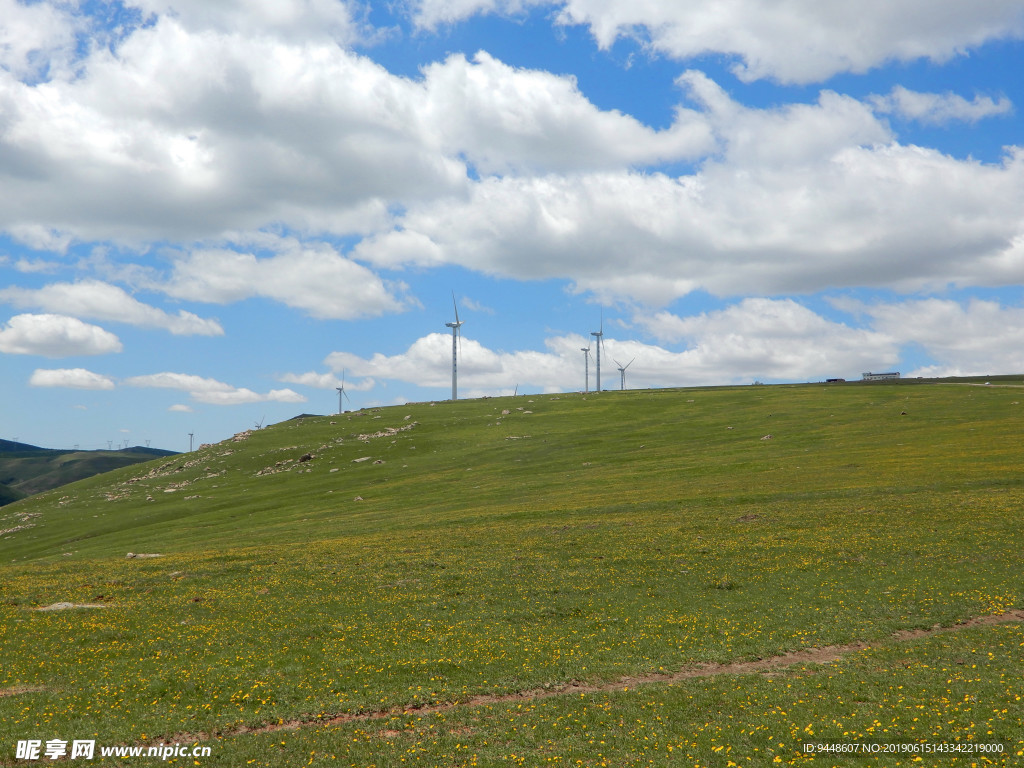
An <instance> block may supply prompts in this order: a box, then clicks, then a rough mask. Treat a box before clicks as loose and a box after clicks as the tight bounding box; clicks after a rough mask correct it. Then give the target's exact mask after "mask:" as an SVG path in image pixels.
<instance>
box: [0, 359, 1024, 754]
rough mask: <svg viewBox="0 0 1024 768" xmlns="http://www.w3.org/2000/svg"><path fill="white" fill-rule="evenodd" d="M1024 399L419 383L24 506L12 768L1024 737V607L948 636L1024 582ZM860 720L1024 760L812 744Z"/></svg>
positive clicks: (979, 393)
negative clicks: (761, 666)
mask: <svg viewBox="0 0 1024 768" xmlns="http://www.w3.org/2000/svg"><path fill="white" fill-rule="evenodd" d="M1021 403H1024V382H1022V381H1021V379H1020V378H1019V377H1018V378H1006V377H1001V378H999V379H993V380H992V385H991V386H979V385H978V384H977V382H968V381H957V382H884V383H873V384H870V385H863V384H840V385H827V386H826V385H801V386H770V387H765V386H757V387H742V388H739V387H736V388H728V387H726V388H708V389H686V390H655V391H629V392H606V393H602V394H600V395H596V394H593V393H592V394H590V395H588V396H584V395H579V394H570V395H536V396H530V397H518V398H514V399H513V398H494V399H481V400H472V401H460V402H457V403H450V402H443V403H436V404H430V403H424V404H413V405H407V406H398V407H391V408H383V409H379V410H373V411H369V412H365V413H360V414H345V415H340V416H334V417H322V418H321V417H318V418H305V419H301V420H295V421H291V422H284V423H281V424H277V425H274V426H272V427H268V428H266V429H263V430H259V431H254V432H251V433H245V434H242V435H239V436H238V439H235V440H228V441H225V442H223V443H220V444H218V445H214V446H205V447H203V448H201V449H200V450H199V451H196V452H194V453H190V454H183V455H180V456H175V457H172V458H169V459H161V460H158V461H155V462H151V463H148V464H141V465H137V466H134V467H130V468H126V469H121V470H116V471H114V472H111V473H108V474H105V475H102V476H97V477H94V478H90V479H88V480H84V481H81V482H78V483H75V484H73V485H70V486H66V487H63V488H60V489H57V490H55V491H52V492H49V493H46V494H41V495H39V496H35V497H32V498H29V499H25V500H22V501H19V502H17V503H15V504H12V505H10V506H7V507H4V508H3V509H0V765H14V764H19V762H18V761H16V760H15V758H14V747H15V744H16V743H17V741H18V740H22V739H42V740H44V741H45V740H46V739H51V738H61V739H65V740H69V741H70V740H71V739H89V738H94V739H96V741H97V743H98V744H104V745H114V744H126V745H134V744H154V743H160V742H181V743H192V742H193V741H201V742H202V743H204V744H208V745H210V746H211V748H212V755H211V756H210V757H206V758H202V759H198V760H193V759H192V758H191V757H189V758H187V759H186V758H173V759H171V760H168V761H166V762H167V763H168V764H174V765H193V764H199V765H225V766H236V765H238V766H246V765H253V766H298V765H343V766H348V765H355V766H400V765H423V766H435V765H445V766H472V765H481V766H484V765H548V764H555V765H558V764H561V765H573V766H602V765H607V766H646V765H658V766H676V765H686V766H729V765H751V766H759V765H777V764H784V765H798V764H799V765H802V764H804V763H808V764H810V763H812V762H813V764H815V765H837V766H846V765H851V766H852V765H857V766H862V765H885V766H894V765H930V764H941V765H946V764H949V765H1003V764H1006V765H1012V764H1014V763H1013V761H1016V762H1017V763H1018V764H1024V701H1022V691H1024V689H1022V687H1021V683H1020V681H1021V679H1024V628H1022V625H1021V622H1020V621H1019V620H1018V621H1008V622H1001V623H996V622H995V621H993V622H992V623H974V624H972V625H969V626H965V627H961V628H959V629H957V625H959V624H962V623H965V622H968V621H969V620H971V619H976V618H978V617H992V618H993V619H998V618H999V617H1003V618H1006V617H1007V616H1008V615H1009V616H1015V615H1016V614H1017V612H1019V611H1020V609H1021V608H1022V607H1024V606H1022V588H1024V567H1022V566H1024V554H1022V552H1024V550H1022V547H1021V538H1022V537H1021V532H1022V524H1021V523H1022V519H1021V518H1022V515H1021V510H1022V509H1024V503H1022V502H1024V475H1022V461H1021V459H1022V458H1024V447H1022V445H1021V440H1020V437H1021V434H1022V433H1024V405H1022V404H1021ZM307 456H310V457H311V458H308V459H305V460H303V459H304V457H307ZM129 552H131V553H145V554H159V555H161V556H160V557H151V558H138V557H136V558H131V559H127V558H126V557H125V555H126V553H129ZM57 602H70V603H75V604H87V605H92V606H106V607H98V608H97V607H93V608H77V609H71V610H62V611H39V610H35V609H37V608H39V607H43V606H48V605H51V604H53V603H57ZM937 628H945V629H948V631H945V629H943V631H938V629H937ZM911 630H923V631H920V632H917V633H916V634H907V633H908V632H909V631H911ZM899 633H904V634H902V635H901V634H899ZM828 646H843V648H842V649H841V652H837V653H836V654H835V655H834V656H835V657H834V658H831V659H827V660H825V659H823V660H821V661H820V663H815V662H813V661H808V660H800V661H798V662H796V663H792V664H788V665H778V666H775V667H773V668H772V669H771V670H770V671H764V670H761V671H756V670H753V671H752V670H750V669H745V668H742V667H737V666H728V665H732V664H735V663H736V662H744V661H751V660H756V659H772V658H774V657H777V656H781V655H784V654H787V653H792V652H799V651H804V650H807V649H816V648H825V647H828ZM709 664H718V665H725V666H722V667H720V668H715V669H712V670H710V671H708V667H707V666H706V665H709ZM689 669H693V670H697V669H704V670H705V673H703V674H700V675H695V676H683V675H678V674H676V673H678V672H679V671H680V670H689ZM715 670H718V673H717V674H711V672H714V671H715ZM856 740H874V741H876V742H885V741H900V742H922V743H929V742H931V743H938V742H946V743H959V744H969V743H989V742H992V743H995V742H998V743H999V744H1000V745H1001V747H1002V748H1003V749H1004V752H1003V753H1002V756H991V755H987V754H981V753H971V754H962V753H961V754H947V755H942V756H941V757H937V756H935V755H931V756H928V757H925V758H924V759H923V761H922V758H921V757H920V756H918V757H917V758H916V759H915V757H914V756H913V755H910V754H903V755H899V754H895V755H894V754H888V755H875V756H856V757H851V756H843V755H836V754H818V755H817V756H815V757H814V758H813V760H812V759H811V758H810V757H809V756H807V755H805V754H803V753H802V751H801V745H802V744H803V743H806V742H827V741H839V742H851V741H856ZM152 759H153V758H150V760H152ZM142 760H143V762H145V758H143V759H142ZM71 762H72V763H74V762H76V761H71ZM106 762H108V763H110V764H118V763H117V761H116V760H113V759H110V760H107V761H106ZM125 762H126V764H127V762H128V761H125ZM133 762H137V761H133ZM23 764H30V763H29V762H27V761H23ZM82 764H85V763H84V762H83V763H82Z"/></svg>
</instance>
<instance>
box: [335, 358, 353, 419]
mask: <svg viewBox="0 0 1024 768" xmlns="http://www.w3.org/2000/svg"><path fill="white" fill-rule="evenodd" d="M335 389H336V390H338V415H339V416H340V415H341V414H342V413H344V412H345V408H344V406H343V405H342V402H341V398H343V397H344V398H345V399H346V400H348V401H349V403H351V402H352V398H350V397H349V396H348V394H347V393H346V392H345V370H344V369H342V371H341V386H340V387H335Z"/></svg>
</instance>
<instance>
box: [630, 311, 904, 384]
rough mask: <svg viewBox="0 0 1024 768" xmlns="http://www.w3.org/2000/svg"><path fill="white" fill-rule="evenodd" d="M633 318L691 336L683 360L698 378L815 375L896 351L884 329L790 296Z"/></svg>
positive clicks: (670, 335) (661, 331)
mask: <svg viewBox="0 0 1024 768" xmlns="http://www.w3.org/2000/svg"><path fill="white" fill-rule="evenodd" d="M636 322H637V323H638V324H640V325H642V326H643V327H644V328H645V329H646V330H647V331H648V332H649V333H651V334H653V335H654V336H655V337H656V338H659V339H661V340H663V341H670V342H680V341H686V342H688V343H689V344H690V345H691V346H690V348H689V349H688V350H687V351H686V352H684V353H682V355H681V360H680V362H683V361H685V366H686V368H687V369H688V370H689V371H690V374H691V375H692V376H694V377H695V378H696V379H698V380H699V381H701V382H702V383H712V382H714V381H716V380H717V381H722V379H723V378H724V379H725V380H728V381H735V380H737V379H744V378H760V379H777V380H789V381H794V380H796V381H799V380H810V379H813V380H820V379H824V378H829V377H833V376H846V375H848V374H850V373H851V372H855V371H856V372H859V371H861V370H870V368H871V367H872V366H875V367H878V366H886V365H893V364H895V363H896V362H897V361H898V359H899V345H898V343H897V342H896V340H895V339H894V337H893V336H892V335H890V334H889V333H888V332H887V331H885V330H880V329H877V328H873V329H870V330H865V329H857V328H850V327H849V326H846V325H844V324H842V323H836V322H834V321H831V320H827V319H826V318H823V317H821V316H820V315H818V314H816V313H815V312H812V311H811V310H809V309H807V308H806V307H804V306H802V305H800V304H798V303H796V302H795V301H793V300H791V299H781V300H770V299H744V300H743V301H741V302H739V303H738V304H734V305H732V306H729V307H727V308H726V309H723V310H718V311H714V312H708V313H704V314H701V315H697V316H693V317H686V318H680V317H677V316H675V315H672V314H671V313H668V312H660V313H657V314H655V315H653V316H650V317H646V316H639V317H637V318H636ZM865 366H867V367H865Z"/></svg>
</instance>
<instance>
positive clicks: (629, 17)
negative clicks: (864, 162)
mask: <svg viewBox="0 0 1024 768" xmlns="http://www.w3.org/2000/svg"><path fill="white" fill-rule="evenodd" d="M540 5H548V6H552V7H553V8H557V9H558V19H559V21H560V22H561V23H562V24H567V25H584V26H587V27H589V28H590V32H591V34H592V35H593V36H594V39H595V40H596V41H597V43H598V44H599V45H600V46H601V47H602V48H610V47H611V46H612V45H613V44H614V43H615V41H616V40H618V39H619V38H623V37H628V38H636V39H638V40H640V41H641V42H643V43H645V44H646V45H648V46H650V47H651V48H652V49H654V50H655V51H658V52H660V53H663V54H666V55H668V56H672V57H675V58H678V59H690V58H694V57H697V56H701V55H705V54H727V55H731V56H735V57H737V58H738V59H740V61H741V62H742V63H739V64H737V65H736V67H735V71H736V74H737V75H739V76H740V77H742V78H744V79H747V80H754V79H757V78H766V77H770V78H775V79H777V80H781V81H783V82H798V83H807V82H819V81H822V80H825V79H827V78H828V77H830V76H832V75H834V74H837V73H840V72H865V71H867V70H869V69H871V68H873V67H878V66H881V65H882V64H885V63H887V62H888V61H890V60H900V61H913V60H916V59H920V58H925V59H930V60H932V61H945V60H947V59H950V58H952V57H953V56H956V55H962V54H964V53H965V52H966V51H967V50H969V49H970V48H974V47H978V46H980V45H982V44H983V43H985V42H987V41H990V40H998V39H1003V38H1010V37H1019V36H1020V35H1021V32H1022V26H1024V25H1022V15H1024V14H1022V9H1021V5H1020V2H1018V0H989V1H988V2H984V3H974V4H970V3H963V2H961V1H960V0H902V1H901V2H898V3H894V2H891V1H890V0H864V2H861V3H856V4H854V3H835V2H832V3H829V2H820V0H791V2H786V3H779V2H773V1H772V0H736V1H735V2H728V3H725V2H717V1H716V0H703V1H698V2H685V3H684V2H664V0H634V1H633V2H628V3H625V2H613V1H612V0H546V2H544V1H542V0H417V2H415V3H414V4H413V10H414V13H413V16H414V19H415V21H416V22H417V23H418V24H419V25H420V26H422V27H424V28H427V29H432V28H434V27H435V26H437V25H438V24H440V23H452V22H455V21H458V20H461V19H465V18H468V17H470V16H472V15H475V14H480V13H504V14H515V13H519V12H521V11H522V10H524V9H526V8H529V7H531V6H540Z"/></svg>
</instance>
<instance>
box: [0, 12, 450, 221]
mask: <svg viewBox="0 0 1024 768" xmlns="http://www.w3.org/2000/svg"><path fill="white" fill-rule="evenodd" d="M82 70H83V72H82V74H81V76H79V77H75V78H73V79H65V80H55V81H53V82H49V83H46V84H45V87H44V86H40V87H33V86H29V85H26V84H24V83H20V82H18V81H16V80H14V79H13V78H10V77H6V78H5V77H3V73H2V72H0V111H2V112H3V114H4V119H5V130H4V131H3V133H2V134H0V156H6V157H8V158H11V160H9V161H8V162H6V163H3V164H0V179H2V180H3V184H2V185H0V203H2V205H0V226H2V227H5V228H12V227H16V226H17V227H22V228H27V229H26V231H28V232H34V233H35V234H36V236H41V235H43V234H45V233H48V232H52V231H57V232H60V233H65V234H67V233H71V234H73V235H74V236H75V237H78V238H80V239H106V238H118V239H123V240H131V239H134V240H141V241H147V240H152V239H161V238H167V239H173V240H176V241H180V240H181V239H183V238H184V239H201V238H205V237H212V236H217V235H219V234H221V233H223V232H224V231H225V230H230V229H237V230H252V229H258V228H260V227H263V226H265V225H266V224H267V223H268V222H274V221H287V222H289V223H290V224H292V225H293V226H299V227H306V226H311V227H315V228H319V229H324V228H326V229H329V230H331V231H339V230H340V231H344V232H353V231H354V232H359V231H364V228H365V227H366V226H367V222H368V221H371V222H372V221H373V219H374V217H377V218H379V217H380V216H381V215H383V213H384V212H385V209H386V205H387V202H385V201H402V200H409V199H416V198H417V197H420V196H424V195H433V194H435V193H436V192H437V191H449V192H451V191H454V190H456V189H458V188H460V187H461V186H463V185H464V184H465V165H464V163H463V162H461V161H459V160H457V159H453V158H450V157H447V156H446V155H444V153H442V152H440V151H438V148H437V141H436V139H435V140H432V139H431V137H430V136H425V135H424V133H423V131H424V126H423V125H422V123H421V121H420V119H419V117H418V115H417V107H419V106H422V103H423V100H424V94H423V87H422V85H421V84H419V83H416V82H414V81H411V80H408V79H405V78H400V77H395V76H393V75H391V74H390V73H389V72H387V71H386V70H385V69H384V68H383V67H380V66H379V65H377V64H375V63H373V62H372V61H370V60H369V59H367V58H365V57H360V56H357V55H356V54H354V53H352V52H350V51H346V50H344V49H342V48H340V47H339V46H338V45H337V44H336V43H335V42H333V41H331V40H322V39H318V38H313V39H308V40H305V41H303V42H288V41H284V40H280V39H275V38H274V37H273V36H269V35H252V36H249V37H246V36H243V35H241V34H238V33H228V32H215V31H209V32H203V33H197V32H193V31H191V30H189V29H188V28H186V27H185V26H183V24H182V22H181V21H180V20H179V19H176V18H172V17H168V16H162V17H159V18H158V19H157V20H156V21H155V23H154V24H152V25H151V26H145V27H141V28H139V29H136V30H134V32H133V33H132V34H131V35H130V36H128V37H127V38H126V39H125V40H124V41H122V42H121V44H120V45H119V46H117V48H116V49H115V51H113V52H112V51H110V50H108V49H106V48H102V49H99V50H96V51H94V52H93V53H92V54H91V55H90V56H89V57H88V58H87V59H86V60H85V61H84V62H83V64H82Z"/></svg>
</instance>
